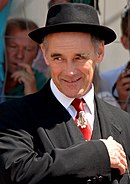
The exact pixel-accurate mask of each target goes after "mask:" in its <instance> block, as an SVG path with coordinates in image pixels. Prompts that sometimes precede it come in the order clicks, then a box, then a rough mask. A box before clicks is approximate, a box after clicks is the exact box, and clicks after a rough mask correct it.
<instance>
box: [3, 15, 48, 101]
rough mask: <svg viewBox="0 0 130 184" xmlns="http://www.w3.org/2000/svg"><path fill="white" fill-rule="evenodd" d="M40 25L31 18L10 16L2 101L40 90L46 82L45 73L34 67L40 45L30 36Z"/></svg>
mask: <svg viewBox="0 0 130 184" xmlns="http://www.w3.org/2000/svg"><path fill="white" fill-rule="evenodd" d="M36 28H38V26H37V25H36V24H35V23H34V22H33V21H31V20H28V19H23V18H10V19H9V20H8V22H7V27H6V31H5V44H6V48H5V49H6V52H5V76H6V79H5V82H4V86H3V91H2V96H3V98H2V99H1V102H2V101H4V100H7V99H10V98H14V97H15V98H16V97H20V96H24V95H27V94H31V93H35V92H36V91H38V90H40V89H41V88H42V87H43V85H44V84H45V82H46V80H47V79H46V77H45V76H44V75H43V73H40V72H38V71H37V70H36V69H34V68H32V63H33V60H34V59H35V58H36V56H37V53H38V50H39V49H40V48H39V45H38V44H36V43H35V42H34V41H32V40H31V39H30V38H29V37H28V33H29V32H30V31H32V30H34V29H36Z"/></svg>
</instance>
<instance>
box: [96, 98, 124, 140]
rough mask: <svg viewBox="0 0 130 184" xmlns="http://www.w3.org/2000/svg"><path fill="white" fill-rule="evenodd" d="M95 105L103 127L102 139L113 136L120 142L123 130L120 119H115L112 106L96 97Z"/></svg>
mask: <svg viewBox="0 0 130 184" xmlns="http://www.w3.org/2000/svg"><path fill="white" fill-rule="evenodd" d="M95 104H96V109H97V114H98V119H99V123H100V127H101V134H102V138H108V137H109V136H112V137H113V138H114V139H115V140H118V141H119V140H120V135H121V132H122V128H121V127H120V125H119V123H118V121H119V119H118V117H116V118H115V117H114V115H113V113H112V108H111V106H109V105H107V104H106V103H105V102H103V101H102V100H100V99H99V98H97V97H95Z"/></svg>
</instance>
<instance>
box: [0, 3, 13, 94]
mask: <svg viewBox="0 0 130 184" xmlns="http://www.w3.org/2000/svg"><path fill="white" fill-rule="evenodd" d="M12 1H13V0H10V1H9V3H8V4H7V5H6V6H5V7H4V8H3V10H2V11H0V94H1V90H2V85H3V81H4V68H3V63H4V50H5V43H4V33H5V29H6V22H7V18H8V15H9V11H10V6H11V3H12Z"/></svg>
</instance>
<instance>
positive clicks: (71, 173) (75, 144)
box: [0, 82, 130, 184]
mask: <svg viewBox="0 0 130 184" xmlns="http://www.w3.org/2000/svg"><path fill="white" fill-rule="evenodd" d="M95 107H96V109H97V111H96V113H97V115H98V116H97V117H98V121H99V126H100V136H101V138H108V136H110V135H111V136H113V138H114V139H115V140H117V141H118V142H120V143H121V144H122V145H123V147H124V149H125V151H126V154H127V157H128V162H129V159H130V116H129V114H127V113H125V112H123V111H121V110H120V109H118V108H116V107H114V106H111V105H109V104H107V103H105V102H103V101H102V100H100V99H98V98H97V97H95ZM95 123H96V121H95ZM94 131H95V132H96V129H94ZM62 182H64V183H66V182H67V183H68V184H69V183H70V184H72V183H73V184H85V183H86V184H87V183H96V184H98V183H102V184H117V183H120V184H128V183H129V180H128V176H127V174H124V175H123V176H120V174H119V171H118V170H117V169H110V160H109V156H108V152H107V149H106V147H105V145H104V143H103V142H102V141H100V140H99V137H94V138H93V140H91V141H88V142H86V141H84V138H83V136H82V134H81V132H80V130H79V129H78V127H77V126H76V124H75V123H74V121H73V120H72V118H71V116H70V115H69V113H68V112H67V111H66V109H65V108H64V107H63V106H62V105H61V104H60V103H59V101H57V99H56V98H55V97H54V95H53V94H52V92H51V90H50V86H49V82H48V83H47V84H46V85H45V86H44V88H43V89H42V90H41V91H39V92H37V93H36V94H33V95H28V96H25V97H23V98H20V99H17V100H14V101H8V102H6V103H3V104H1V105H0V184H12V183H13V184H16V183H19V184H54V183H57V184H61V183H62Z"/></svg>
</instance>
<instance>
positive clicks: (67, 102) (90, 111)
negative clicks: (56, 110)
mask: <svg viewBox="0 0 130 184" xmlns="http://www.w3.org/2000/svg"><path fill="white" fill-rule="evenodd" d="M50 87H51V90H52V92H53V94H54V96H55V97H56V98H57V100H58V101H59V102H60V103H61V104H62V105H63V106H64V107H65V108H66V110H67V111H68V112H69V113H70V115H71V116H72V118H73V119H75V117H76V114H77V111H76V110H75V108H74V107H73V106H72V105H71V103H72V101H73V100H74V98H69V97H67V96H65V95H64V94H63V93H61V92H60V91H59V89H58V88H57V87H56V85H55V84H54V82H53V80H52V79H51V82H50ZM82 98H83V99H84V100H85V102H86V105H85V107H84V108H85V113H86V117H87V119H88V122H89V124H90V126H91V128H92V130H93V124H94V87H93V84H92V87H91V89H90V90H89V92H88V93H87V94H86V95H84V96H83V97H82Z"/></svg>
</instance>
